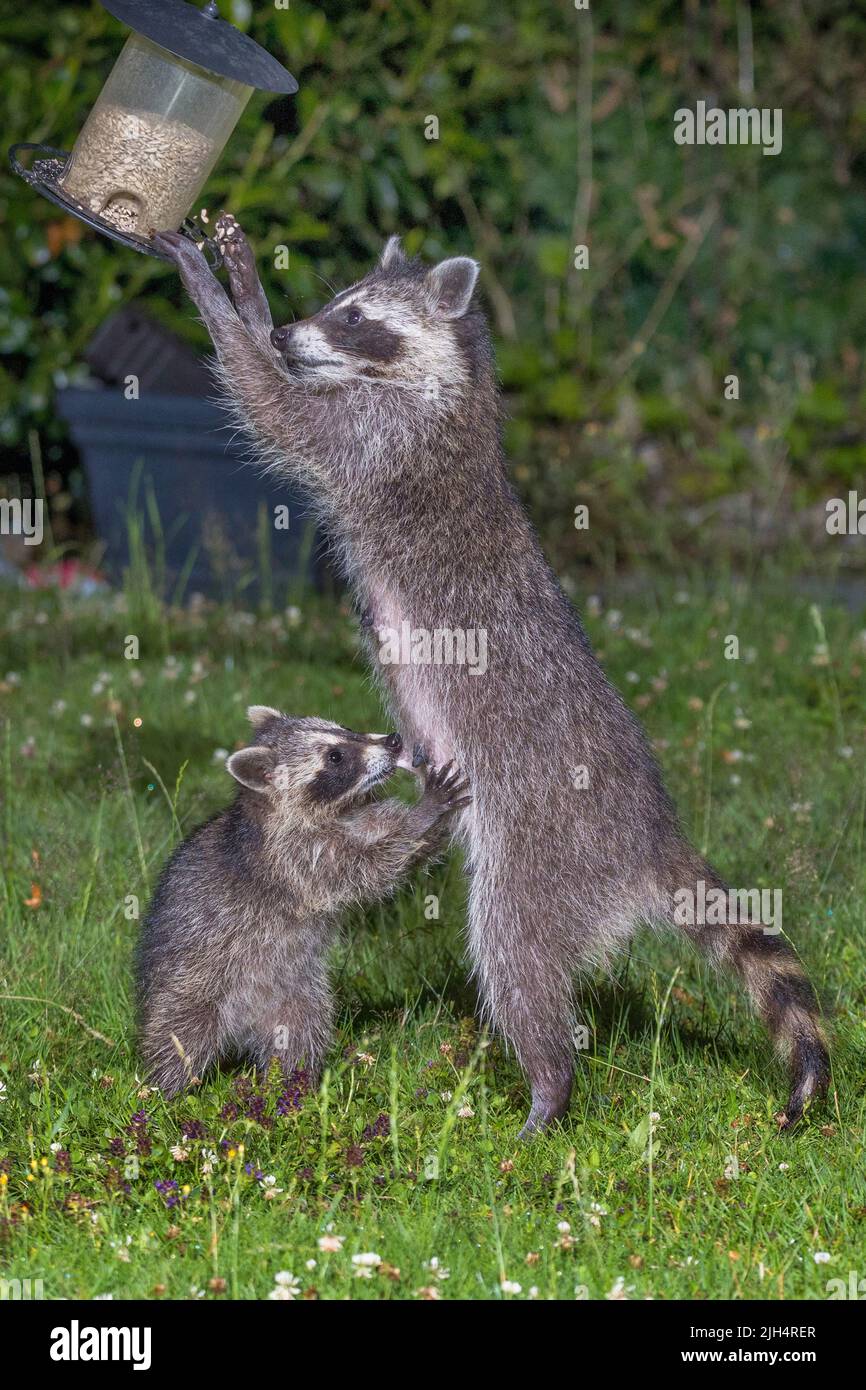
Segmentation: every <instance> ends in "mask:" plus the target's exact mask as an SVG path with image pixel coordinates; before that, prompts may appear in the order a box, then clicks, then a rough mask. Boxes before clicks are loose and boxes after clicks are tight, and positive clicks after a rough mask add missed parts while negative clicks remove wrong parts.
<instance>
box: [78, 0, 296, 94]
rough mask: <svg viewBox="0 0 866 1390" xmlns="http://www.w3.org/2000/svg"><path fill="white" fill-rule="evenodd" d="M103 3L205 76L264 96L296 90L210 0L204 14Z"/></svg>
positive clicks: (178, 3) (150, 4)
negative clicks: (230, 81)
mask: <svg viewBox="0 0 866 1390" xmlns="http://www.w3.org/2000/svg"><path fill="white" fill-rule="evenodd" d="M101 4H102V6H103V8H104V9H106V10H108V13H109V14H113V15H114V17H115V19H119V20H121V22H122V23H123V24H128V25H129V27H130V29H134V30H135V31H136V33H138V34H143V35H144V37H145V38H147V39H152V41H153V42H154V43H157V44H159V46H160V48H166V49H168V51H169V53H173V54H174V55H175V57H176V58H185V59H186V61H187V62H188V63H195V64H196V65H197V66H198V67H200V68H207V70H208V72H215V73H217V74H218V76H220V77H231V78H233V79H234V81H235V82H243V83H244V84H245V85H246V86H247V87H258V88H259V89H260V90H261V91H264V92H285V93H292V92H296V91H297V90H298V84H297V82H296V81H295V79H294V78H293V77H292V74H291V73H290V72H289V71H288V70H287V69H286V68H284V67H283V65H282V63H278V62H277V60H276V58H274V57H273V56H272V55H271V54H270V53H268V52H267V51H266V50H265V49H264V48H262V46H261V44H258V43H256V41H255V39H251V38H250V36H249V35H248V34H242V33H241V31H240V29H236V28H235V27H234V25H233V24H227V23H226V22H225V20H222V19H220V18H219V16H218V14H217V9H216V4H215V3H214V0H209V3H208V4H207V5H206V6H205V8H204V9H203V10H199V9H196V7H195V6H194V5H189V4H187V3H186V0H101Z"/></svg>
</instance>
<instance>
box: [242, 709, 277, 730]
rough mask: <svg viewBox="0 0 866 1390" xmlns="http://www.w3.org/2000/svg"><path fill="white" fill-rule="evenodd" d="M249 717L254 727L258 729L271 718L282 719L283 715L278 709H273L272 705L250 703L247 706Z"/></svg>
mask: <svg viewBox="0 0 866 1390" xmlns="http://www.w3.org/2000/svg"><path fill="white" fill-rule="evenodd" d="M247 719H248V720H249V721H250V723H251V724H252V726H253V728H254V729H258V728H260V726H261V725H262V724H266V723H267V721H268V720H269V719H282V715H281V714H280V711H279V710H278V709H271V707H270V705H249V706H248V707H247Z"/></svg>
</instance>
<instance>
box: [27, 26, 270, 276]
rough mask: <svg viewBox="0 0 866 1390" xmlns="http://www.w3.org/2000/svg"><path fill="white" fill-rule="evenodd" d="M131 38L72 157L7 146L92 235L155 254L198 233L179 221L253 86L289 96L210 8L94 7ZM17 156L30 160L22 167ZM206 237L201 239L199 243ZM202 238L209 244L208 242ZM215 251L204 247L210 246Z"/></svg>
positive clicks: (257, 52) (262, 59) (249, 43)
mask: <svg viewBox="0 0 866 1390" xmlns="http://www.w3.org/2000/svg"><path fill="white" fill-rule="evenodd" d="M102 4H103V6H104V8H105V9H106V10H108V12H109V14H112V15H114V16H115V18H116V19H119V20H121V21H122V22H123V23H125V24H127V25H129V27H130V28H131V29H132V30H133V33H132V34H131V35H130V36H129V38H128V39H127V41H126V43H125V45H124V47H123V50H122V51H121V54H120V57H119V58H118V59H117V62H116V63H115V65H114V67H113V68H112V70H111V72H110V73H109V75H108V79H107V81H106V83H105V86H104V87H103V89H102V91H101V93H100V95H99V97H98V98H97V101H96V105H95V106H94V107H93V109H92V111H91V112H90V115H89V116H88V118H87V120H86V121H85V123H84V125H83V126H82V128H81V132H80V134H79V136H78V139H77V140H76V141H75V145H74V146H73V149H72V152H71V154H67V153H66V152H65V151H63V150H57V149H53V148H51V147H49V146H40V145H30V144H24V145H15V146H14V147H13V148H12V149H11V150H10V152H9V154H10V159H11V162H12V167H13V169H15V171H16V173H18V174H20V175H21V176H22V177H23V178H24V179H26V180H27V182H28V183H30V184H32V185H33V187H34V188H36V189H38V190H39V192H40V193H42V194H44V196H45V197H47V198H50V199H51V201H52V202H54V203H57V204H59V206H60V207H62V208H64V209H65V210H66V211H67V212H70V213H72V214H73V215H74V216H75V217H79V218H81V220H82V221H84V222H86V223H87V224H88V225H89V226H91V227H95V228H96V230H97V231H100V232H102V233H103V234H104V235H105V236H109V237H111V238H112V239H113V240H115V241H120V242H123V243H124V245H126V246H131V247H132V248H133V249H134V250H136V251H143V252H146V253H149V254H150V255H153V256H158V255H159V254H160V253H159V252H158V251H157V250H156V248H155V247H154V245H153V242H152V238H153V236H154V234H155V233H156V232H164V231H178V230H180V231H183V232H185V233H186V234H187V235H190V236H192V235H195V233H196V230H197V229H195V228H194V227H192V226H191V224H189V223H188V222H187V221H186V218H187V214H188V213H189V211H190V209H191V208H192V206H193V204H194V203H195V201H196V199H197V198H198V196H199V194H200V193H201V190H202V188H203V187H204V184H205V182H206V180H207V178H208V176H209V174H210V173H211V170H212V169H213V168H214V165H215V164H216V162H217V160H218V159H219V157H220V155H221V153H222V151H223V149H224V147H225V144H226V142H227V140H228V138H229V136H230V135H231V133H232V131H233V130H234V128H235V126H236V125H237V122H238V120H239V118H240V116H241V113H242V111H243V110H244V107H245V106H246V104H247V102H248V101H249V99H250V97H251V96H252V94H253V91H254V89H256V88H258V89H260V90H262V91H269V92H280V93H286V94H288V93H292V92H296V91H297V90H298V84H297V82H296V81H295V79H294V78H293V77H292V75H291V73H290V72H287V71H286V69H285V68H284V67H283V66H282V64H281V63H278V62H277V60H276V58H274V57H272V56H271V54H270V53H267V52H266V51H265V49H263V48H262V47H260V45H259V44H257V43H256V42H255V41H254V40H253V39H251V38H249V36H248V35H246V34H242V33H241V32H240V30H239V29H236V28H234V26H233V25H231V24H228V23H226V22H224V21H223V20H221V19H220V18H219V15H218V11H217V6H216V3H215V0H209V3H208V4H207V5H206V6H205V7H204V9H201V10H200V9H196V8H195V6H194V5H191V4H187V3H186V0H102ZM24 151H31V152H34V153H35V154H38V155H39V157H38V158H32V156H31V158H32V163H31V164H30V166H29V167H25V166H24V165H22V163H21V162H20V159H19V155H20V154H22V153H23V152H24ZM203 237H204V234H203V233H202V232H200V231H198V233H197V235H196V236H195V239H196V240H200V239H202V238H203ZM205 239H206V238H205ZM212 246H213V243H211V247H212Z"/></svg>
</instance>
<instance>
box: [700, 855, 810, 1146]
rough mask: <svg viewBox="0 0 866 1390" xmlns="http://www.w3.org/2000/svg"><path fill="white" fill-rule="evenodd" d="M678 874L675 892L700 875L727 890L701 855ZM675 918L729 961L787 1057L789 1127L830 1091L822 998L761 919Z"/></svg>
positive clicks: (714, 957) (717, 957)
mask: <svg viewBox="0 0 866 1390" xmlns="http://www.w3.org/2000/svg"><path fill="white" fill-rule="evenodd" d="M676 877H678V880H679V881H678V883H677V885H676V887H673V883H672V888H673V891H674V892H677V891H678V890H682V888H684V887H686V888H688V889H689V890H690V891H694V890H695V888H697V886H698V885H699V883H700V881H701V880H703V882H704V885H705V889H704V891H705V893H707V894H708V893H709V892H710V890H712V889H721V890H722V892H724V893H725V895H726V896H727V894H728V892H729V889H728V886H727V884H726V883H724V881H723V880H722V879H721V878H720V877H719V876H718V874H717V873H716V872H715V870H713V869H711V868H710V866H709V865H708V864H704V863H702V862H701V861H698V863H697V866H696V865H695V862H694V860H692V861H691V863H690V867H689V872H688V873H687V874H681V875H676ZM706 915H709V914H706ZM674 922H675V924H676V926H678V927H679V928H680V929H681V930H684V931H685V932H686V934H687V935H688V936H689V937H690V938H691V940H692V941H693V942H694V943H695V945H696V946H698V947H699V948H700V949H701V950H702V951H704V952H705V953H706V955H707V956H708V957H709V959H710V960H711V961H712V962H713V964H714V965H716V966H722V967H727V968H728V969H730V970H732V971H733V972H734V973H735V974H736V975H737V976H738V977H739V978H740V980H741V981H742V983H743V985H744V987H745V989H746V992H747V993H748V995H749V998H750V1000H751V1002H752V1006H753V1008H754V1009H755V1012H756V1013H757V1014H758V1015H759V1017H760V1018H761V1019H762V1020H763V1022H764V1024H765V1025H766V1028H767V1031H768V1032H769V1034H770V1037H771V1038H772V1039H773V1043H774V1045H775V1047H776V1050H777V1052H778V1053H779V1054H780V1056H781V1057H783V1058H784V1059H785V1061H787V1063H788V1067H789V1070H790V1078H791V1092H790V1095H789V1097H788V1104H787V1106H786V1107H785V1110H784V1113H783V1114H782V1115H781V1116H779V1124H780V1128H782V1129H788V1128H789V1127H790V1126H791V1125H793V1124H794V1123H795V1121H797V1120H798V1119H799V1118H800V1116H801V1115H802V1113H803V1109H804V1107H805V1106H806V1105H807V1104H808V1102H809V1101H811V1100H812V1099H813V1097H816V1096H819V1095H823V1094H825V1093H826V1090H827V1087H828V1085H829V1081H830V1057H829V1053H828V1051H827V1042H826V1039H825V1037H824V1033H823V1030H822V1028H821V1022H820V1008H819V1005H818V1000H817V997H816V995H815V991H814V989H813V988H812V985H811V983H810V981H809V979H808V976H807V975H806V972H805V971H804V969H803V967H802V965H801V964H800V962H799V960H798V959H797V956H796V954H795V952H794V951H793V949H792V948H791V946H790V945H789V944H788V942H787V941H786V940H785V938H784V937H783V936H782V935H781V934H779V933H774V932H769V931H767V930H766V929H765V928H764V927H762V926H761V925H760V923H749V922H740V921H726V922H724V923H721V924H716V923H712V924H711V923H709V922H695V921H689V922H687V921H683V920H681V914H679V913H677V912H676V911H675V913H674Z"/></svg>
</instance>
